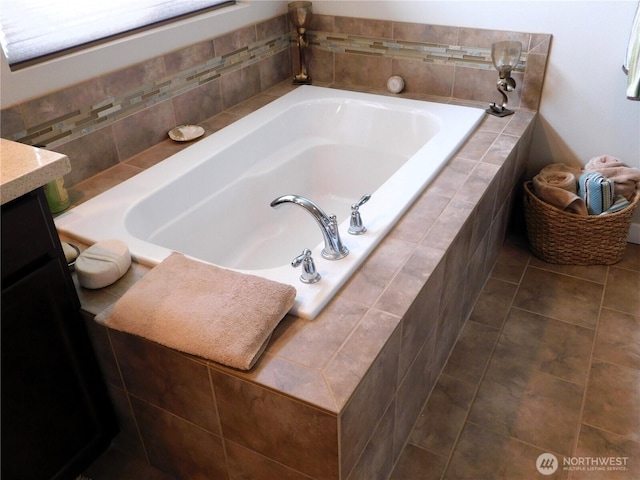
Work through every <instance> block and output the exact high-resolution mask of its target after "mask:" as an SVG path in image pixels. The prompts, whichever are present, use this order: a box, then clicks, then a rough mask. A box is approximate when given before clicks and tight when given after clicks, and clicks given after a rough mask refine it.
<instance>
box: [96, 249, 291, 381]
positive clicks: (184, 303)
mask: <svg viewBox="0 0 640 480" xmlns="http://www.w3.org/2000/svg"><path fill="white" fill-rule="evenodd" d="M295 296H296V290H295V288H293V287H292V286H290V285H285V284H281V283H278V282H274V281H271V280H267V279H264V278H261V277H257V276H254V275H246V274H242V273H238V272H233V271H230V270H225V269H223V268H219V267H216V266H214V265H208V264H205V263H201V262H197V261H195V260H190V259H188V258H186V257H184V256H183V255H181V254H178V253H173V254H171V255H170V256H169V257H168V258H167V259H166V260H164V261H163V262H162V263H160V264H159V265H157V266H156V267H154V268H153V269H151V271H150V272H149V273H147V274H146V275H145V276H144V277H142V279H141V280H140V281H139V282H138V283H136V284H135V285H134V286H133V287H132V288H130V289H129V290H128V291H127V292H126V293H125V294H124V295H123V296H122V297H121V298H120V299H119V300H118V301H117V302H116V304H115V305H114V306H113V307H112V308H111V309H108V310H107V311H105V312H103V313H101V314H99V315H98V316H97V317H96V321H97V322H98V323H101V324H103V325H105V326H107V327H110V328H113V329H115V330H120V331H123V332H128V333H132V334H135V335H139V336H141V337H144V338H147V339H149V340H152V341H154V342H157V343H160V344H162V345H165V346H167V347H171V348H174V349H176V350H180V351H182V352H185V353H190V354H192V355H197V356H199V357H202V358H206V359H209V360H213V361H215V362H218V363H222V364H224V365H227V366H230V367H234V368H238V369H241V370H249V369H250V368H251V367H252V366H253V365H254V363H255V362H256V360H257V359H258V357H259V356H260V355H261V354H262V352H263V351H264V349H265V347H266V345H267V343H268V341H269V338H270V336H271V333H272V332H273V329H274V328H275V327H276V326H277V325H278V323H279V322H280V320H281V319H282V318H283V317H284V316H285V315H286V313H287V312H288V311H289V309H290V308H291V306H292V305H293V301H294V299H295Z"/></svg>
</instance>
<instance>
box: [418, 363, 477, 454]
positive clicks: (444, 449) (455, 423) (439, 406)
mask: <svg viewBox="0 0 640 480" xmlns="http://www.w3.org/2000/svg"><path fill="white" fill-rule="evenodd" d="M474 393H475V386H473V385H471V384H469V383H466V382H463V381H461V380H458V379H456V378H453V377H450V376H448V375H440V378H439V379H438V383H437V384H436V386H435V387H434V389H433V392H431V396H430V397H429V400H427V403H426V405H425V406H424V409H423V410H422V413H421V414H420V417H418V421H417V422H416V425H415V427H414V428H413V431H412V432H411V436H410V437H409V442H411V443H413V444H414V445H417V446H419V447H421V448H424V449H427V450H429V451H431V452H435V453H438V454H440V455H443V456H445V457H446V456H448V455H449V454H450V453H451V449H452V448H453V445H454V443H455V441H456V438H457V437H458V434H459V433H460V430H461V429H462V425H463V424H464V421H465V418H466V417H467V412H468V411H469V407H470V405H471V400H472V399H473V395H474Z"/></svg>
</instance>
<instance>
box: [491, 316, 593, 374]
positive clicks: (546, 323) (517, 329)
mask: <svg viewBox="0 0 640 480" xmlns="http://www.w3.org/2000/svg"><path fill="white" fill-rule="evenodd" d="M594 333H595V332H594V331H593V330H591V329H590V328H585V327H580V326H578V325H573V324H570V323H566V322H562V321H560V320H554V319H551V318H547V317H543V316H542V315H538V314H536V313H531V312H526V311H524V310H519V309H517V308H513V309H512V310H511V313H510V314H509V317H508V318H507V321H506V322H505V324H504V327H503V329H502V333H501V334H500V338H499V339H498V343H497V345H496V349H495V351H494V354H493V358H495V359H497V360H501V361H503V362H517V363H520V364H522V365H523V366H526V367H530V368H532V369H535V370H538V371H540V372H544V373H548V374H550V375H554V376H556V377H559V378H562V379H564V380H567V381H569V382H573V383H577V384H578V385H585V384H586V380H587V373H588V371H589V362H590V360H591V348H592V346H593V337H594Z"/></svg>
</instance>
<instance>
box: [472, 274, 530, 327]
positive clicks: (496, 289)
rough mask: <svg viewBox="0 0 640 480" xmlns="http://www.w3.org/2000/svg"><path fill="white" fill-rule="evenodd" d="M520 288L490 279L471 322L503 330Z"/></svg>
mask: <svg viewBox="0 0 640 480" xmlns="http://www.w3.org/2000/svg"><path fill="white" fill-rule="evenodd" d="M517 288H518V286H517V285H516V284H514V283H510V282H505V281H503V280H498V279H497V278H489V279H488V280H487V282H486V283H485V285H484V288H483V289H482V292H481V293H480V296H479V297H478V300H476V303H475V305H474V307H473V310H472V311H471V316H470V317H469V320H473V321H474V322H477V323H482V324H484V325H488V326H490V327H494V328H502V324H503V323H504V320H505V318H507V314H508V313H509V308H510V307H511V303H512V302H513V297H514V296H515V294H516V290H517Z"/></svg>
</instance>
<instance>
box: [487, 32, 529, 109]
mask: <svg viewBox="0 0 640 480" xmlns="http://www.w3.org/2000/svg"><path fill="white" fill-rule="evenodd" d="M521 53H522V43H520V42H510V41H505V42H497V43H494V44H493V45H491V60H492V61H493V66H494V67H496V70H498V76H499V77H500V78H499V79H498V82H497V84H496V88H497V89H498V92H500V95H502V105H497V104H496V103H490V104H489V108H487V110H486V112H487V113H489V114H491V115H495V116H496V117H506V116H507V115H512V114H513V110H509V109H508V108H507V104H508V102H509V99H508V98H507V94H506V92H513V91H514V90H515V88H516V81H515V80H514V79H513V78H512V77H511V71H512V70H513V69H514V68H516V65H518V62H519V61H520V54H521Z"/></svg>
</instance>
